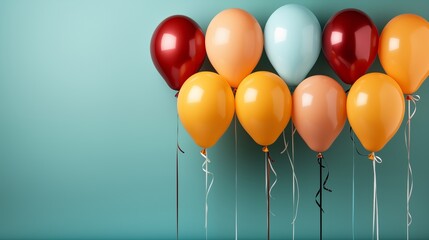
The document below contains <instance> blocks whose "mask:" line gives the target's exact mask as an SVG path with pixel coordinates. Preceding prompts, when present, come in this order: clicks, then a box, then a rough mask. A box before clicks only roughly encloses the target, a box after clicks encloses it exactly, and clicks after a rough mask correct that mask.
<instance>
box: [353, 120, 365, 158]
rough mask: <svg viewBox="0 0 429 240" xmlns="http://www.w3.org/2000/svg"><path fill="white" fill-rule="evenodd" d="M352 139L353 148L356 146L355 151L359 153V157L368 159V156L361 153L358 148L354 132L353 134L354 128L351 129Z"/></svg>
mask: <svg viewBox="0 0 429 240" xmlns="http://www.w3.org/2000/svg"><path fill="white" fill-rule="evenodd" d="M350 139H351V140H352V142H353V146H354V149H355V151H356V153H357V154H358V155H359V156H364V157H367V156H368V155H366V154H363V153H362V152H361V151H359V149H358V147H357V144H356V139H355V138H354V132H353V129H352V127H350Z"/></svg>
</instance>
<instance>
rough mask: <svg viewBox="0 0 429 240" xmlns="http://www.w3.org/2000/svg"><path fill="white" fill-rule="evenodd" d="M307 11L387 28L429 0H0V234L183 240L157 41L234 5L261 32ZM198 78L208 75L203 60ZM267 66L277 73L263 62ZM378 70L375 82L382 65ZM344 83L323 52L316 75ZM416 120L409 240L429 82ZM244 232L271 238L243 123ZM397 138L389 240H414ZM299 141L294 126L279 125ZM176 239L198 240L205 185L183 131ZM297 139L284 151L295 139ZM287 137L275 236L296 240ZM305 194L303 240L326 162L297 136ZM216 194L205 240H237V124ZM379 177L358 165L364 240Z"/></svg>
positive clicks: (340, 187) (333, 217) (343, 142)
mask: <svg viewBox="0 0 429 240" xmlns="http://www.w3.org/2000/svg"><path fill="white" fill-rule="evenodd" d="M290 2H299V3H301V4H303V5H305V6H307V7H308V8H309V9H310V10H312V11H313V12H314V13H315V15H316V16H317V17H318V19H319V21H320V23H321V25H322V26H324V24H325V23H326V21H327V19H328V18H329V17H330V16H331V15H332V14H334V13H335V12H337V11H339V10H341V9H343V8H349V7H354V8H359V9H361V10H363V11H365V12H366V13H367V14H369V15H370V17H371V18H372V19H373V20H374V22H375V23H376V25H377V26H378V28H379V31H381V29H382V27H383V26H384V25H385V24H386V23H387V22H388V20H390V19H391V18H392V17H394V16H396V15H398V14H400V13H406V12H410V13H415V14H419V15H421V16H423V17H425V18H426V19H429V5H428V4H427V2H426V1H416V0H415V1H397V2H392V1H340V0H338V1H315V0H313V1H311V0H306V1H263V2H261V1H225V0H223V1H196V0H192V1H189V0H188V1H179V0H175V1H0V238H1V239H11V238H14V239H34V238H38V239H46V238H49V239H59V238H62V239H65V238H67V239H126V238H129V239H173V238H175V231H176V228H175V224H176V222H175V146H176V119H177V118H176V117H177V115H176V99H175V97H174V94H175V92H173V91H172V90H170V89H169V88H168V87H167V85H166V84H165V83H164V81H163V79H162V78H161V77H160V75H159V74H158V72H157V71H156V69H155V68H154V66H153V64H152V61H151V58H150V51H149V41H150V38H151V35H152V33H153V31H154V29H155V28H156V26H157V25H158V24H159V23H160V22H161V21H162V20H163V19H164V18H166V17H168V16H170V15H174V14H184V15H187V16H189V17H191V18H193V19H194V20H195V21H196V22H197V23H199V24H200V25H201V27H202V28H203V30H204V31H205V30H206V29H207V25H208V23H209V22H210V20H211V19H212V18H213V17H214V16H215V15H216V14H217V13H218V12H220V11H221V10H223V9H226V8H231V7H239V8H243V9H245V10H247V11H249V12H250V13H251V14H253V15H254V16H255V17H256V18H257V19H258V21H259V23H260V24H261V26H262V27H263V26H264V25H265V22H266V20H267V18H268V17H269V16H270V14H271V13H272V12H274V10H276V9H277V8H278V7H280V6H282V5H283V4H286V3H290ZM203 68H204V69H206V70H207V69H208V70H210V69H212V68H211V67H210V65H209V63H208V62H207V63H206V64H205V65H204V67H203ZM257 69H258V70H269V71H273V68H272V67H271V65H270V64H269V62H268V60H267V58H266V56H263V58H262V59H261V61H260V64H259V65H258V66H257ZM371 71H381V68H380V64H379V62H378V60H377V61H376V63H375V64H374V65H373V67H372V68H371ZM314 74H326V75H329V76H332V77H334V78H336V75H335V74H334V73H333V71H332V70H331V69H330V68H329V67H328V65H327V63H326V61H325V59H324V57H323V55H322V54H321V55H320V57H319V60H318V62H317V63H316V66H315V67H314V68H313V70H312V71H311V73H310V75H314ZM418 94H420V96H421V97H422V100H421V101H420V102H419V103H418V111H417V114H416V115H415V118H414V119H413V124H412V161H413V169H414V192H413V196H412V200H411V211H412V214H413V224H412V225H411V228H410V230H411V238H413V239H418V238H421V239H427V238H429V228H428V222H429V207H428V202H429V187H428V184H429V183H428V175H427V172H428V171H429V162H428V161H427V160H428V157H427V148H428V142H429V137H428V136H429V128H428V127H427V125H426V123H427V122H428V120H429V100H428V99H429V84H427V83H425V84H423V85H422V87H421V88H420V90H419V91H418ZM237 130H238V156H239V158H238V183H239V190H238V207H239V208H238V223H239V226H238V236H239V238H240V239H251V238H254V239H262V238H264V237H265V234H266V232H265V227H266V226H265V195H264V191H265V189H264V165H263V164H264V162H263V159H264V156H263V154H262V152H261V151H260V147H259V146H257V145H256V144H255V143H254V142H253V141H252V140H251V139H250V137H249V136H248V135H247V134H246V133H245V132H244V130H243V129H242V128H241V127H240V126H239V127H238V129H237ZM403 130H404V129H403V126H402V128H401V129H400V130H399V132H398V133H397V135H396V136H395V137H394V138H393V139H392V141H391V142H390V143H389V144H388V145H387V146H386V147H385V148H384V149H383V150H382V151H381V152H380V153H379V155H380V156H381V157H382V158H383V163H382V164H381V165H379V166H378V188H379V191H378V193H379V215H380V238H382V239H395V238H396V239H404V238H405V233H406V218H405V216H406V208H405V206H406V205H405V204H406V167H407V165H406V149H405V145H404V133H403ZM286 131H287V133H288V134H289V133H290V128H289V127H288V128H287V129H286ZM179 138H180V145H181V146H182V148H183V149H184V150H185V152H186V153H185V154H184V155H181V156H180V238H181V239H202V238H204V174H203V171H202V170H201V164H202V162H203V160H202V158H201V156H200V155H199V152H198V151H199V148H198V147H197V146H196V145H195V144H194V143H193V142H192V140H191V139H190V137H189V136H188V135H187V134H186V132H185V131H184V130H183V128H181V129H180V133H179ZM289 138H290V137H289V135H288V139H289ZM282 148H283V143H282V141H281V139H279V141H278V142H277V143H275V144H274V145H273V147H272V148H271V150H272V156H273V158H274V159H275V160H276V162H275V164H274V166H275V168H276V170H277V173H278V184H277V186H276V187H275V189H274V190H273V197H274V199H273V200H272V210H273V212H274V213H275V214H276V216H275V217H272V219H271V220H272V229H271V230H272V231H271V233H272V237H273V238H276V239H289V238H291V236H292V228H291V224H290V223H291V220H292V210H291V208H292V196H291V195H292V185H291V180H292V178H291V170H290V166H289V163H288V161H287V159H286V158H285V157H284V156H283V155H280V151H281V150H282ZM295 152H296V170H297V175H298V179H299V184H300V189H301V191H300V194H301V195H300V197H301V199H300V200H301V201H300V208H299V214H298V218H297V222H296V238H297V239H315V238H318V234H319V215H318V207H317V206H316V204H315V202H314V195H315V193H316V191H317V189H318V165H317V162H316V157H315V153H313V152H312V151H310V150H309V149H308V147H307V146H306V145H305V144H304V143H303V141H302V140H301V139H300V138H299V137H296V149H295ZM209 154H210V157H211V160H212V163H211V165H210V167H211V170H212V171H213V172H214V174H215V178H216V179H215V182H214V185H213V189H212V191H211V194H210V197H209V207H210V210H209V230H208V235H209V238H210V239H232V238H233V237H234V206H235V185H234V183H235V151H234V128H233V126H231V127H230V129H229V130H228V132H227V133H226V134H225V135H224V137H223V138H222V139H221V140H220V141H219V142H218V144H217V145H216V146H215V147H213V148H212V149H209ZM325 157H326V160H327V161H328V163H329V168H330V174H331V176H330V180H329V182H328V185H329V187H331V188H332V189H333V192H332V193H326V194H324V206H325V207H324V208H325V212H326V213H325V214H324V236H325V238H326V239H350V238H351V237H352V234H351V232H352V231H351V229H352V228H351V226H352V224H351V212H352V211H351V210H352V207H351V200H352V195H351V193H352V192H351V184H352V177H351V174H352V142H351V141H350V138H349V133H348V125H347V126H346V127H345V130H344V131H343V132H342V134H341V135H340V137H339V139H337V141H336V142H335V143H334V144H333V146H332V147H331V149H330V150H329V151H327V152H326V153H325ZM372 180H373V179H372V165H371V163H370V161H369V160H367V159H366V158H358V159H356V182H355V184H356V220H355V221H356V237H357V238H358V239H370V238H371V226H372Z"/></svg>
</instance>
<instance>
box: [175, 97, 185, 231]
mask: <svg viewBox="0 0 429 240" xmlns="http://www.w3.org/2000/svg"><path fill="white" fill-rule="evenodd" d="M178 94H179V92H177V93H176V95H175V97H176V98H177V96H178ZM176 116H177V117H176V146H177V147H176V239H179V152H181V153H185V152H184V151H183V150H182V149H181V148H180V145H179V114H177V115H176Z"/></svg>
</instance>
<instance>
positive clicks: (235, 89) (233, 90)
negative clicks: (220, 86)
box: [231, 87, 237, 96]
mask: <svg viewBox="0 0 429 240" xmlns="http://www.w3.org/2000/svg"><path fill="white" fill-rule="evenodd" d="M231 89H232V94H234V96H235V93H236V92H237V88H235V87H232V88H231Z"/></svg>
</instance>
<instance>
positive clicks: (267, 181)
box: [264, 149, 271, 240]
mask: <svg viewBox="0 0 429 240" xmlns="http://www.w3.org/2000/svg"><path fill="white" fill-rule="evenodd" d="M264 151H265V150H264ZM265 162H266V164H265V193H266V194H267V239H268V240H269V239H270V212H271V210H270V193H269V190H268V189H269V188H270V168H269V162H270V158H269V152H268V149H267V151H266V152H265Z"/></svg>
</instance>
